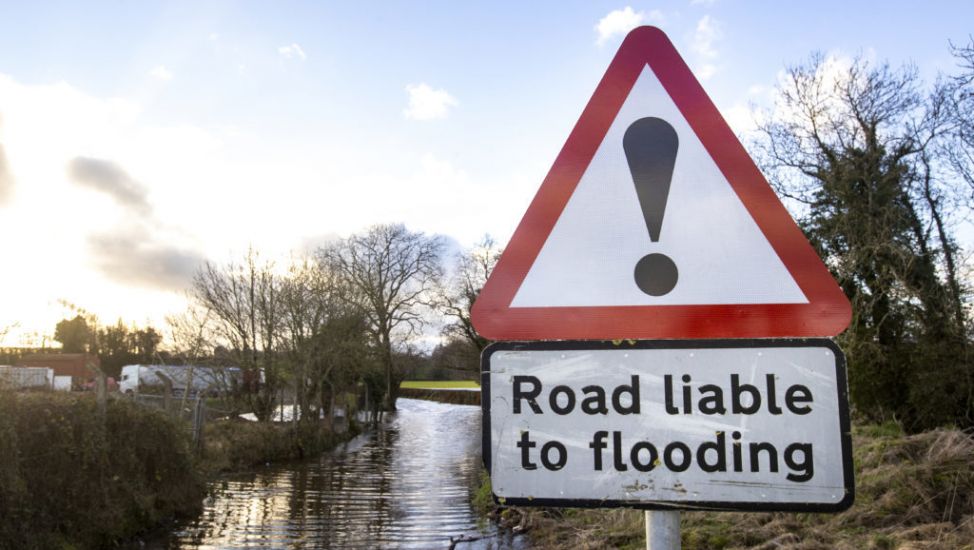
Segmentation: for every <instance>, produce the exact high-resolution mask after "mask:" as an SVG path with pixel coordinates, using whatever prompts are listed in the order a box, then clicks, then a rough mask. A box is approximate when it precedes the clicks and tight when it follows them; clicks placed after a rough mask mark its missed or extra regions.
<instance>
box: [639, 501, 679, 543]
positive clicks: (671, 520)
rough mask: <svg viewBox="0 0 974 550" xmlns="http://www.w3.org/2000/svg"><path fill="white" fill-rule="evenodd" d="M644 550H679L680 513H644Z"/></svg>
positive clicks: (667, 511)
mask: <svg viewBox="0 0 974 550" xmlns="http://www.w3.org/2000/svg"><path fill="white" fill-rule="evenodd" d="M646 550H680V512H672V511H669V510H648V511H647V512H646Z"/></svg>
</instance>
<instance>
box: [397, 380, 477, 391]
mask: <svg viewBox="0 0 974 550" xmlns="http://www.w3.org/2000/svg"><path fill="white" fill-rule="evenodd" d="M399 387H400V388H404V389H413V390H479V389H480V384H478V383H477V382H475V381H473V380H404V381H403V382H402V384H399Z"/></svg>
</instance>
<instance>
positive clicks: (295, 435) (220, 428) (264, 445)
mask: <svg viewBox="0 0 974 550" xmlns="http://www.w3.org/2000/svg"><path fill="white" fill-rule="evenodd" d="M358 433H359V431H358V427H357V425H356V424H354V423H352V424H351V426H350V427H349V429H347V430H344V431H341V432H333V431H331V430H329V429H328V428H327V427H326V426H324V425H320V426H302V425H299V426H294V425H292V424H290V423H284V424H278V423H269V422H248V421H246V420H220V421H217V422H210V423H208V424H207V425H206V427H205V429H204V433H203V450H202V453H201V460H200V465H201V468H202V470H203V471H204V472H205V473H206V474H207V475H214V474H218V473H221V472H229V471H235V470H245V469H248V468H252V467H254V466H262V465H264V464H267V463H269V462H280V461H286V460H299V459H302V458H306V457H311V456H315V455H318V454H320V453H322V452H324V451H326V450H329V449H332V448H334V447H335V445H337V444H338V443H341V442H343V441H347V440H348V439H351V438H352V437H354V436H355V435H356V434H358Z"/></svg>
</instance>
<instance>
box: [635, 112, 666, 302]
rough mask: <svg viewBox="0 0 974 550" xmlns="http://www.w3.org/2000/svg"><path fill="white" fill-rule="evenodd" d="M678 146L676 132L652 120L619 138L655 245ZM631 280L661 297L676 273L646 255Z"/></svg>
mask: <svg viewBox="0 0 974 550" xmlns="http://www.w3.org/2000/svg"><path fill="white" fill-rule="evenodd" d="M678 146H679V139H678V138H677V135H676V130H674V129H673V127H672V126H670V124H669V123H668V122H666V121H665V120H663V119H660V118H655V117H646V118H641V119H639V120H637V121H636V122H633V123H632V124H631V125H630V126H629V128H628V129H627V130H626V135H625V136H624V137H623V138H622V147H623V149H625V151H626V159H627V160H628V161H629V171H630V172H632V181H633V182H634V183H635V184H636V195H637V196H638V197H639V206H640V207H642V210H643V218H644V219H645V220H646V229H648V230H649V238H650V239H652V240H653V242H654V243H655V242H657V241H659V233H660V228H661V227H662V226H663V213H664V212H665V211H666V198H667V196H668V195H669V194H670V179H671V178H672V177H673V165H674V164H675V163H676V150H677V147H678ZM633 276H634V277H635V279H636V285H637V286H639V289H640V290H642V291H643V292H645V293H646V294H649V295H650V296H663V295H664V294H667V293H669V292H670V291H671V290H673V288H674V287H676V281H677V278H678V277H679V272H678V271H677V269H676V264H675V263H673V260H671V259H670V258H669V256H666V255H665V254H647V255H646V256H643V257H642V259H641V260H639V261H638V262H637V263H636V269H635V272H634V273H633Z"/></svg>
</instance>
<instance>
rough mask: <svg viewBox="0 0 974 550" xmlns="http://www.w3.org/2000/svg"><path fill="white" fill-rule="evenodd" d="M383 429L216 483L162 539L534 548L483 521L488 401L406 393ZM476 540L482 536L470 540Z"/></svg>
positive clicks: (170, 543)
mask: <svg viewBox="0 0 974 550" xmlns="http://www.w3.org/2000/svg"><path fill="white" fill-rule="evenodd" d="M398 407H399V411H398V412H397V413H395V414H394V415H392V416H391V418H390V419H389V420H387V422H385V424H384V425H383V426H381V427H380V428H378V429H377V430H375V431H373V432H371V433H369V434H366V435H363V436H360V437H358V438H356V439H355V440H352V441H350V442H349V443H348V444H346V445H344V446H343V447H340V448H338V449H336V450H335V451H334V452H332V453H329V454H327V455H325V456H323V457H322V458H320V459H318V460H314V461H309V462H302V463H293V464H288V465H283V466H272V467H268V468H267V469H266V470H262V471H260V472H257V473H252V474H248V475H243V476H234V477H231V478H228V479H225V480H221V481H218V482H216V483H215V484H214V485H213V487H212V490H211V493H212V494H211V496H210V497H209V498H208V499H207V501H206V502H205V504H204V511H203V513H202V515H201V516H200V517H199V518H198V519H197V520H196V521H194V522H192V523H189V524H187V525H184V526H182V527H180V528H179V529H177V530H176V531H174V532H172V533H170V534H169V536H168V537H167V538H166V539H165V540H162V541H156V542H155V543H153V544H150V545H149V546H150V547H158V548H182V549H204V548H221V549H223V548H230V549H235V548H236V549H239V548H424V549H425V548H449V547H450V544H451V539H452V540H457V539H461V538H462V539H463V540H467V541H469V542H461V543H458V544H457V545H456V548H457V549H458V550H460V549H491V548H494V549H506V548H518V549H520V548H527V541H526V540H524V539H523V537H519V538H514V539H512V538H511V537H510V536H509V535H506V534H500V533H498V531H497V530H496V529H494V527H493V526H492V525H490V524H485V523H484V522H483V521H480V520H479V519H478V517H477V516H476V514H475V513H474V512H473V510H472V509H471V506H470V487H472V486H474V485H475V484H476V479H477V477H478V475H479V471H480V408H479V407H471V406H464V405H445V404H441V403H433V402H430V401H419V400H413V399H400V400H399V401H398ZM470 539H474V540H470Z"/></svg>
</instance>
